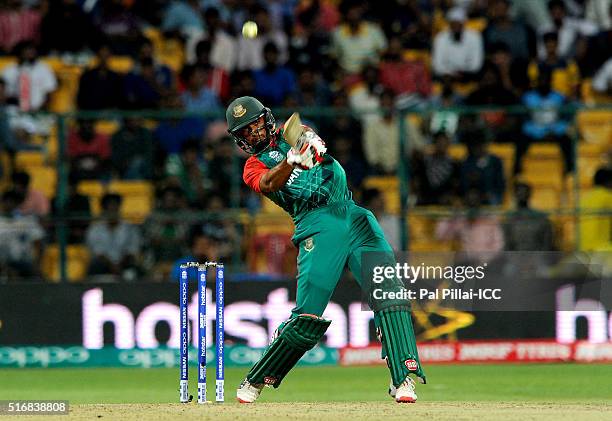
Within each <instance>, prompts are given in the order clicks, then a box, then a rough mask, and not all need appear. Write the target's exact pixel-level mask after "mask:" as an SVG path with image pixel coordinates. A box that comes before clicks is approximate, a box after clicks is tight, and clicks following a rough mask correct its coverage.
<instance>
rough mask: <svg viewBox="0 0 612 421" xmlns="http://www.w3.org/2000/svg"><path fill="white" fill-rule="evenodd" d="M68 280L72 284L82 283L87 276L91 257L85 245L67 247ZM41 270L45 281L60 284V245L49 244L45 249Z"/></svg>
mask: <svg viewBox="0 0 612 421" xmlns="http://www.w3.org/2000/svg"><path fill="white" fill-rule="evenodd" d="M66 259H67V267H66V271H67V278H68V280H69V281H70V282H79V281H82V280H83V279H84V278H85V276H86V275H87V267H88V265H89V260H90V255H89V251H88V250H87V247H85V246H84V245H76V244H69V245H68V246H67V247H66ZM41 270H42V273H43V275H44V277H45V279H47V280H50V281H52V282H59V280H60V279H61V271H60V248H59V245H58V244H49V245H48V246H47V247H46V248H45V252H44V254H43V257H42V262H41Z"/></svg>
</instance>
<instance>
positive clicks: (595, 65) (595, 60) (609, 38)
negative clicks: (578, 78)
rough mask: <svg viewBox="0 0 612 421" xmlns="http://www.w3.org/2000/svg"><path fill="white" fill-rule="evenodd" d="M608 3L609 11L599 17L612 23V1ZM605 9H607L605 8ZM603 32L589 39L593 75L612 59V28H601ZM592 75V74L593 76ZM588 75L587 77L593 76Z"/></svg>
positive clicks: (609, 26) (605, 26)
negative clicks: (611, 50)
mask: <svg viewBox="0 0 612 421" xmlns="http://www.w3.org/2000/svg"><path fill="white" fill-rule="evenodd" d="M607 1H608V7H607V9H608V10H607V11H603V12H602V13H601V14H600V15H599V16H598V17H599V18H601V19H604V20H607V22H608V23H609V22H611V21H612V1H610V0H607ZM604 9H605V8H604ZM600 29H601V31H600V32H599V33H598V34H597V35H595V36H593V37H591V38H590V39H589V48H588V59H589V63H590V64H591V69H590V70H592V73H595V71H596V70H597V69H599V68H601V67H602V65H603V64H604V63H605V62H606V61H607V60H609V59H611V58H612V52H610V45H612V26H611V25H609V24H604V25H602V26H600ZM592 73H591V74H592ZM591 74H589V73H587V74H585V76H591Z"/></svg>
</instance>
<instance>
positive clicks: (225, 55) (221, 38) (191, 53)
mask: <svg viewBox="0 0 612 421" xmlns="http://www.w3.org/2000/svg"><path fill="white" fill-rule="evenodd" d="M204 22H205V23H206V38H203V37H201V38H193V39H191V40H190V41H192V43H191V44H188V45H187V47H186V49H187V58H188V61H189V62H190V63H193V62H194V61H196V60H198V56H199V54H198V52H197V48H198V47H197V46H198V44H199V43H200V42H202V41H206V42H207V43H208V44H209V46H210V48H209V49H208V57H207V58H206V59H207V61H206V62H207V63H210V65H211V66H212V67H214V68H219V69H223V70H224V71H225V72H226V73H231V72H232V71H234V69H235V68H236V59H237V57H236V53H237V51H236V48H237V46H236V41H235V39H234V38H233V37H232V36H230V35H229V34H228V33H227V32H226V31H225V29H224V24H223V21H222V20H221V17H220V15H219V10H218V9H216V8H215V7H209V8H207V9H206V10H205V11H204Z"/></svg>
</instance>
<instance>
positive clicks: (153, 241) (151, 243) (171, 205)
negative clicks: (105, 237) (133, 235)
mask: <svg viewBox="0 0 612 421" xmlns="http://www.w3.org/2000/svg"><path fill="white" fill-rule="evenodd" d="M157 203H158V204H157V206H156V207H155V209H153V211H152V212H151V214H150V215H149V217H148V218H147V220H146V222H145V224H144V239H145V241H146V244H147V248H148V249H149V253H150V254H151V258H152V259H153V261H154V262H156V263H161V262H163V263H172V262H174V261H175V260H176V259H178V258H180V257H181V256H183V255H184V254H185V252H186V251H187V245H188V243H187V241H188V238H187V237H188V234H189V227H190V224H191V222H192V219H193V215H192V213H191V212H190V211H189V210H188V209H187V200H186V198H185V196H184V195H183V192H182V190H181V189H179V188H176V187H164V188H163V189H162V190H161V191H160V192H159V195H158V198H157Z"/></svg>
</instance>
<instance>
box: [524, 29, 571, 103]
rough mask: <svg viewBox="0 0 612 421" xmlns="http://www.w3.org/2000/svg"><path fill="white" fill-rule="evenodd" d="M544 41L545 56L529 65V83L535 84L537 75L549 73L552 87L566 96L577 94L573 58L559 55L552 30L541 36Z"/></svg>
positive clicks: (557, 42) (556, 41) (555, 37)
mask: <svg viewBox="0 0 612 421" xmlns="http://www.w3.org/2000/svg"><path fill="white" fill-rule="evenodd" d="M542 39H543V41H544V50H545V56H544V58H543V59H540V60H538V61H537V62H532V63H531V64H530V65H529V76H530V78H531V85H532V86H535V85H536V84H537V80H538V75H539V74H540V73H541V72H543V73H550V74H551V77H552V87H553V89H554V90H555V91H557V92H560V93H561V94H563V95H564V96H566V97H570V98H575V97H577V96H578V94H579V92H578V91H579V88H580V74H579V70H578V66H577V65H576V62H575V61H574V60H569V59H564V58H561V57H559V55H558V54H557V51H558V48H557V46H558V44H559V41H558V38H557V34H556V33H554V32H549V33H546V34H544V35H543V36H542Z"/></svg>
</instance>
